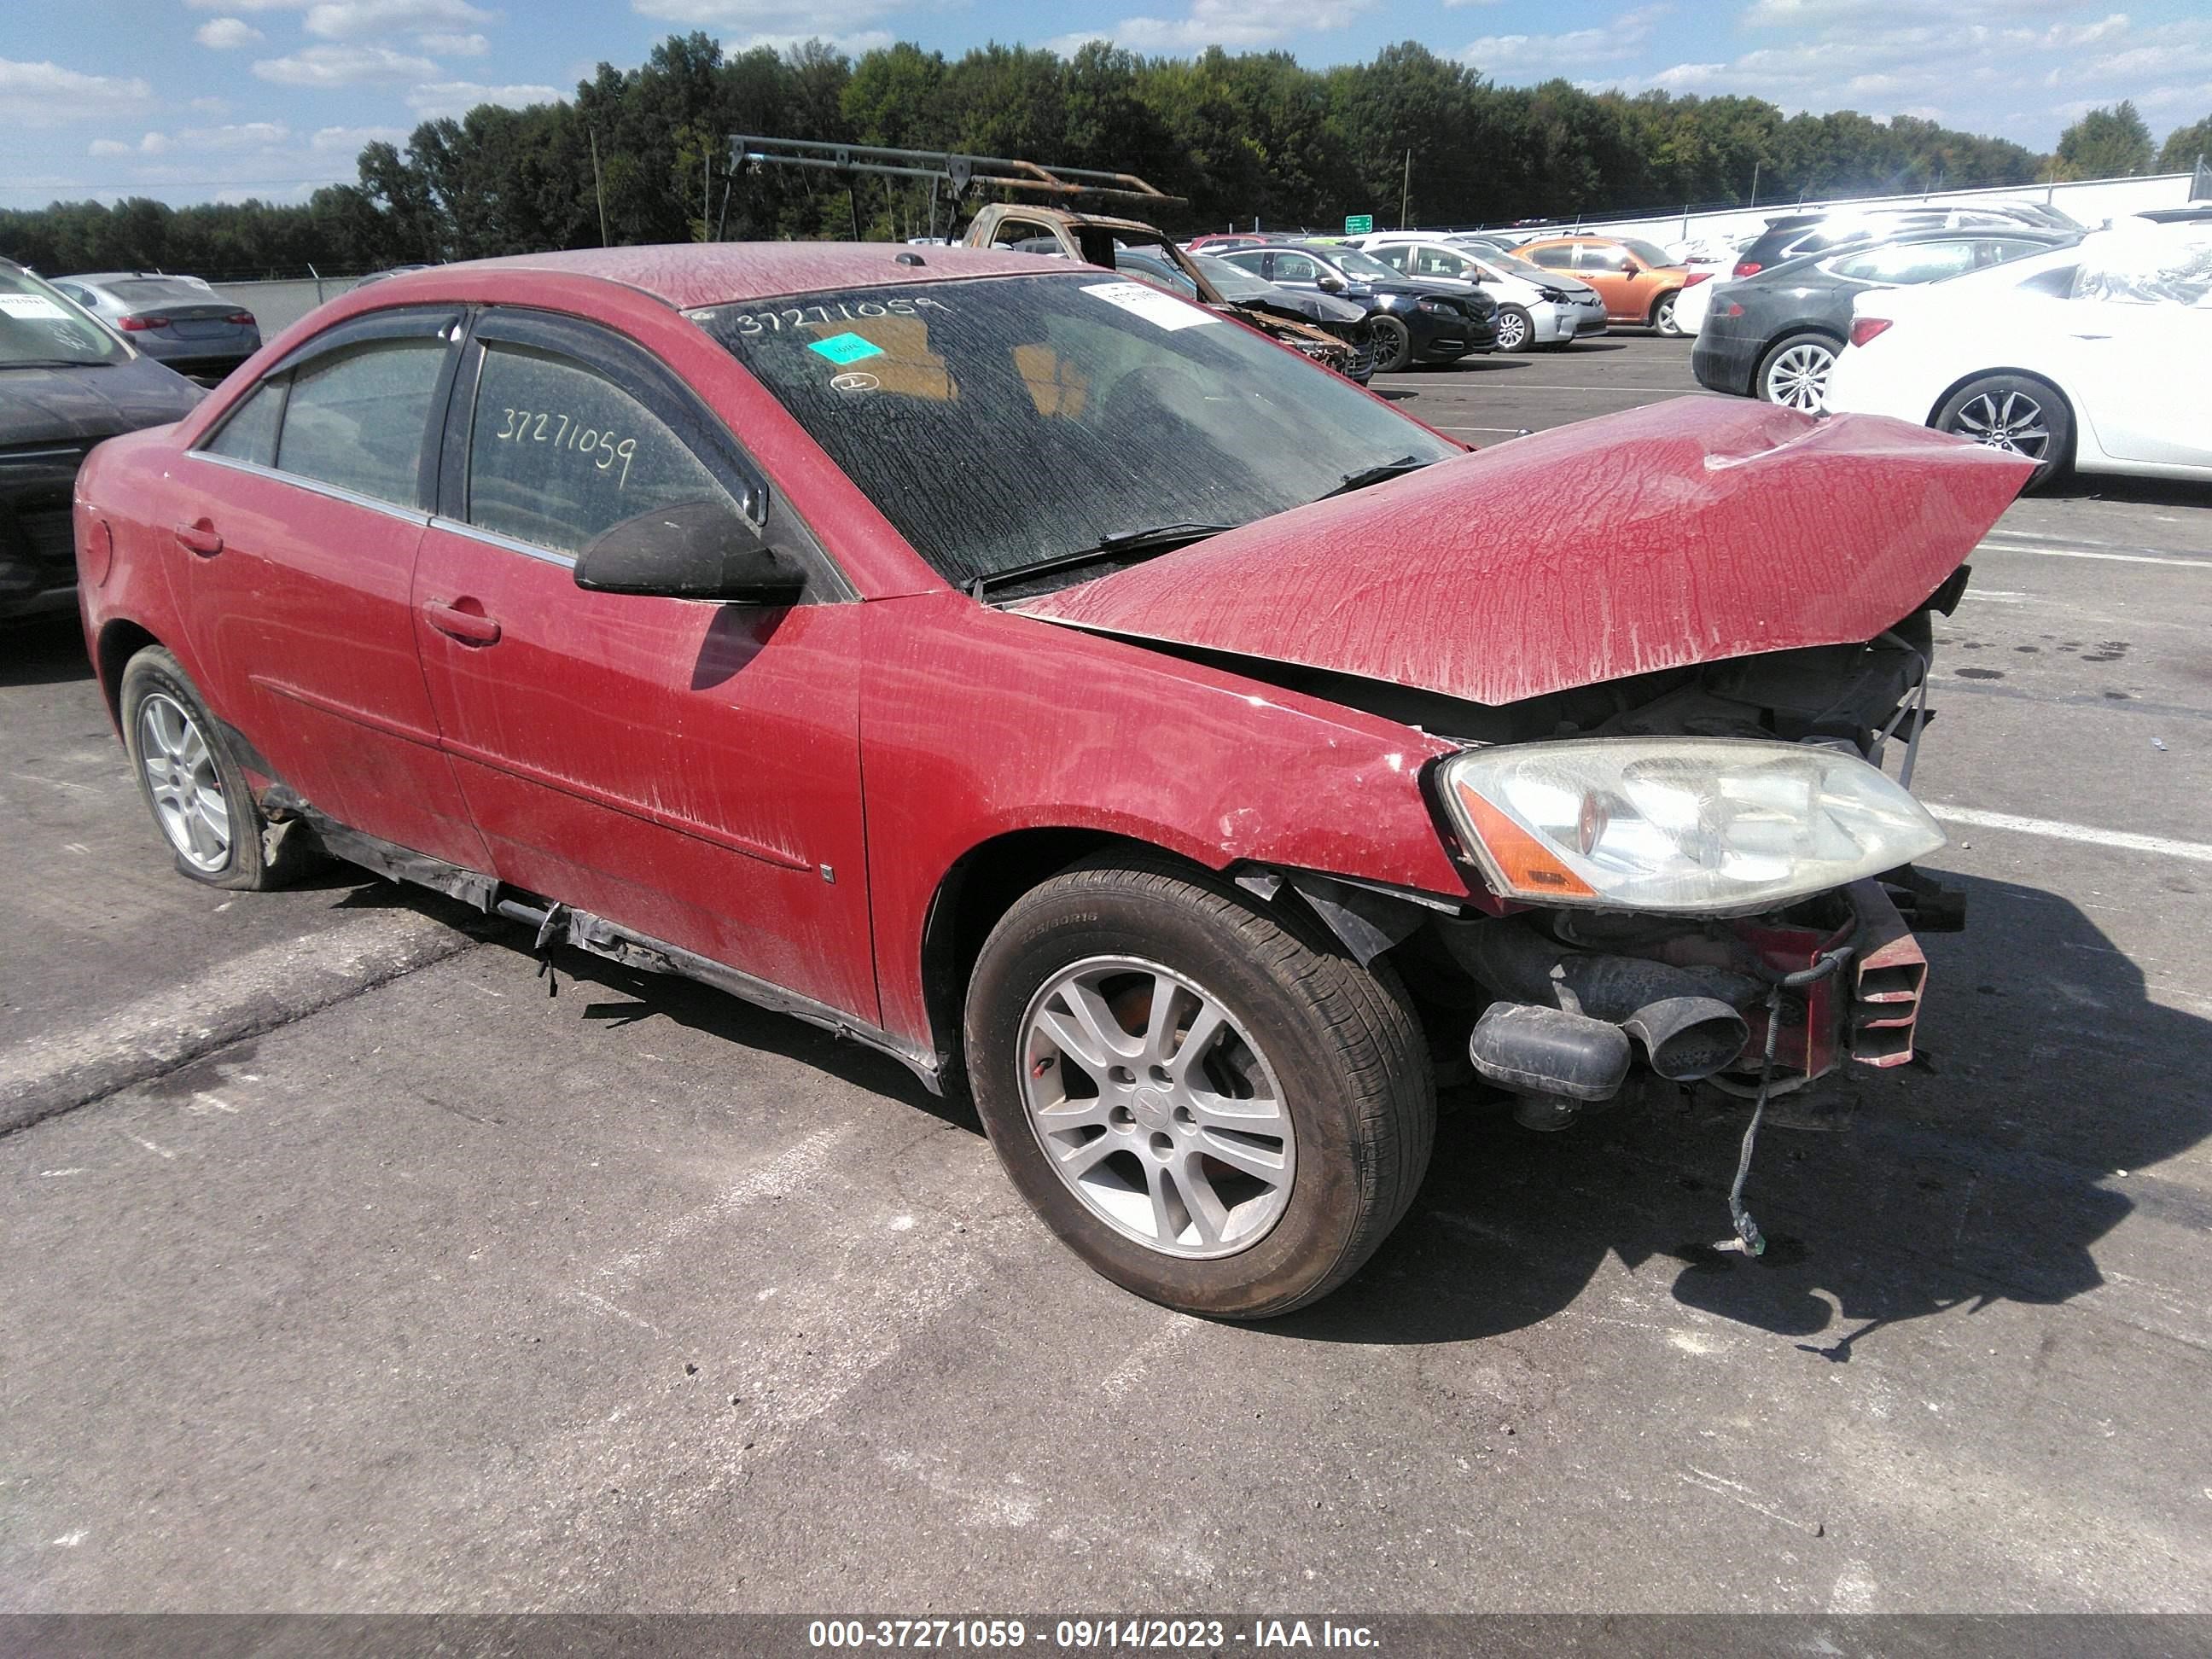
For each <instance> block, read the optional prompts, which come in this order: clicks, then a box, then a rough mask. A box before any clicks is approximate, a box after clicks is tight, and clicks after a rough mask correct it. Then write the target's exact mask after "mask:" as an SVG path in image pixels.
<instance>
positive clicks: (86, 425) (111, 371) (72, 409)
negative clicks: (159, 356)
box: [0, 357, 205, 447]
mask: <svg viewBox="0 0 2212 1659" xmlns="http://www.w3.org/2000/svg"><path fill="white" fill-rule="evenodd" d="M204 395H205V394H204V392H202V391H201V390H200V388H199V387H197V386H194V385H193V384H192V383H191V381H190V380H186V379H185V378H184V376H183V375H181V374H177V373H176V372H175V371H173V370H172V369H168V368H163V367H162V366H161V364H159V363H157V362H154V361H153V359H151V358H150V357H133V358H131V359H129V360H128V361H127V362H119V363H106V364H100V363H88V364H84V365H81V366H77V367H73V368H11V369H7V370H5V371H0V447H5V446H9V445H15V444H35V443H60V442H66V441H70V440H71V439H84V438H106V437H112V435H115V434H116V433H118V432H131V431H136V430H137V428H140V427H143V426H160V425H162V424H164V423H166V422H170V421H174V420H180V419H182V418H183V417H184V416H185V414H186V413H187V412H188V411H189V410H191V407H192V405H193V404H197V402H199V400H200V398H202V397H204Z"/></svg>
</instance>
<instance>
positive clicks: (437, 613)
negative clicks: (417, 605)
mask: <svg viewBox="0 0 2212 1659" xmlns="http://www.w3.org/2000/svg"><path fill="white" fill-rule="evenodd" d="M463 606H471V607H473V608H472V609H468V610H464V609H463V608H462V607H463ZM422 615H423V616H424V617H426V618H428V621H429V623H430V626H431V627H433V628H435V629H437V630H438V631H439V632H440V633H441V634H443V635H446V637H447V638H448V639H454V640H459V641H460V642H461V643H462V644H463V645H497V644H498V643H499V624H498V623H495V622H494V621H493V620H492V619H491V618H490V617H487V616H485V615H484V613H483V606H481V605H477V602H476V601H475V600H474V599H456V600H454V601H453V603H452V604H451V605H448V604H447V603H446V602H445V601H444V600H443V599H432V600H430V601H429V602H428V603H427V604H426V605H423V607H422Z"/></svg>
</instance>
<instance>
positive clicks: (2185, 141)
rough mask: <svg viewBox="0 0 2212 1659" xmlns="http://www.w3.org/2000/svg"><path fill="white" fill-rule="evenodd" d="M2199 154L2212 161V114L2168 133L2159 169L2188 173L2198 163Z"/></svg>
mask: <svg viewBox="0 0 2212 1659" xmlns="http://www.w3.org/2000/svg"><path fill="white" fill-rule="evenodd" d="M2199 156H2203V158H2204V159H2205V160H2207V161H2212V115H2208V116H2206V117H2205V118H2203V120H2201V121H2198V122H2197V123H2196V124H2195V125H2191V126H2185V127H2176V128H2174V130H2173V131H2172V132H2169V133H2167V134H2166V147H2165V148H2164V149H2161V150H2160V151H2159V153H2158V170H2159V171H2160V173H2186V172H2188V171H2189V170H2190V169H2191V167H2195V166H2196V165H2197V157H2199Z"/></svg>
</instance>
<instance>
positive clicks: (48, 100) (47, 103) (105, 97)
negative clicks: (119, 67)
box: [0, 58, 154, 127]
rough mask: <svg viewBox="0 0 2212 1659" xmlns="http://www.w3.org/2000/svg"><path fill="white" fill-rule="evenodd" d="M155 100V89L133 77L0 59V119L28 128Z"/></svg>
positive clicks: (118, 111)
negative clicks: (86, 72) (83, 71)
mask: <svg viewBox="0 0 2212 1659" xmlns="http://www.w3.org/2000/svg"><path fill="white" fill-rule="evenodd" d="M153 100H154V88H152V87H150V86H149V85H147V84H146V82H143V81H142V80H140V79H139V78H138V77H137V76H131V77H130V78H129V79H125V78H123V77H121V76H112V75H85V74H82V73H80V72H79V71H77V70H67V69H64V68H62V66H61V65H60V64H19V63H16V62H15V60H14V59H12V58H0V120H4V121H10V122H14V123H15V124H16V125H21V126H27V127H58V126H61V125H64V124H66V123H68V122H70V121H90V120H98V119H100V118H112V117H114V116H117V115H123V114H127V113H129V112H131V111H133V110H137V109H143V107H145V106H147V105H148V104H150V103H151V102H153Z"/></svg>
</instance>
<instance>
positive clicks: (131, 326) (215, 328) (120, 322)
mask: <svg viewBox="0 0 2212 1659" xmlns="http://www.w3.org/2000/svg"><path fill="white" fill-rule="evenodd" d="M49 280H50V281H52V283H53V285H54V286H55V287H56V288H58V289H60V290H61V291H62V292H63V293H64V294H65V295H68V296H69V297H70V299H72V300H74V301H76V302H77V303H78V304H79V305H81V306H82V307H84V308H85V309H86V310H87V311H89V312H90V313H92V314H93V315H94V316H95V317H97V318H99V319H100V321H102V322H103V323H106V325H108V326H109V327H110V328H112V329H116V330H118V331H120V332H121V333H122V334H123V336H124V337H125V338H126V339H128V340H129V341H130V342H131V344H132V345H134V346H136V347H137V348H138V349H139V350H140V351H142V352H143V353H144V354H145V355H146V356H149V357H151V358H153V359H154V360H155V362H160V363H166V364H167V366H168V367H169V368H173V369H175V370H176V371H177V373H179V374H189V375H191V377H192V378H193V379H195V380H204V381H205V382H207V383H208V384H210V385H213V384H214V383H215V382H216V381H217V380H221V379H222V377H223V376H224V375H226V374H229V373H230V371H231V370H232V369H234V368H237V367H238V366H239V365H240V363H242V362H245V361H246V359H247V358H248V357H251V356H252V355H253V354H254V353H255V352H257V351H258V350H260V349H261V329H260V325H258V323H256V322H255V320H254V317H253V313H252V312H250V311H247V310H246V309H245V308H244V307H241V306H240V304H239V303H238V302H237V301H235V300H226V299H224V298H223V297H222V295H220V294H217V293H216V291H215V290H214V289H211V288H210V287H209V286H208V285H207V284H206V283H204V282H202V281H200V279H199V278H198V277H197V276H166V275H163V274H162V273H161V272H158V271H155V272H148V271H143V270H103V271H94V272H90V273H88V274H85V275H82V276H57V277H52V278H50V279H49Z"/></svg>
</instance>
